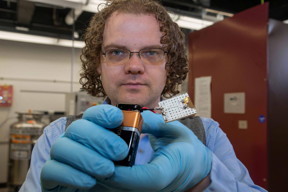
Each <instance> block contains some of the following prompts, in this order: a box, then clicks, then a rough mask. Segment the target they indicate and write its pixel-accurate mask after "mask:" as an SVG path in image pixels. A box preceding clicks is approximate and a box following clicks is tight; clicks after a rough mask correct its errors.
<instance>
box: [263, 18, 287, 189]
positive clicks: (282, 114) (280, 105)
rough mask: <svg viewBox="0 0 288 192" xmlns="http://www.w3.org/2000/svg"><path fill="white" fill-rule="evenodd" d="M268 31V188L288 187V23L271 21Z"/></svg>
mask: <svg viewBox="0 0 288 192" xmlns="http://www.w3.org/2000/svg"><path fill="white" fill-rule="evenodd" d="M269 26H270V34H269V71H268V74H269V105H268V106H269V109H268V114H269V116H268V127H269V137H268V139H269V140H268V143H269V188H270V191H272V192H274V191H275V192H277V191H283V190H285V189H287V188H288V182H287V172H288V163H287V162H288V153H287V152H288V125H287V121H286V119H287V111H288V54H287V53H288V46H287V45H288V25H285V24H283V23H282V22H279V21H275V20H274V21H270V23H269Z"/></svg>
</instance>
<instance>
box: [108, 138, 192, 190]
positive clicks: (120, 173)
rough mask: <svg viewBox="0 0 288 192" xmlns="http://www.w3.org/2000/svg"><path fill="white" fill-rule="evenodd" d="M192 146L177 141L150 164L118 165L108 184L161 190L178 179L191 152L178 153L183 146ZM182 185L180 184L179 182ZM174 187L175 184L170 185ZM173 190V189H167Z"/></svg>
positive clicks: (125, 187)
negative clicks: (182, 154)
mask: <svg viewBox="0 0 288 192" xmlns="http://www.w3.org/2000/svg"><path fill="white" fill-rule="evenodd" d="M187 146H189V147H191V146H190V145H189V144H187V143H177V144H174V145H170V146H167V148H165V149H164V150H163V151H162V154H163V155H159V156H156V157H155V158H154V159H153V160H152V161H151V162H150V163H149V164H145V165H135V166H132V167H125V166H117V167H115V172H114V174H113V176H112V177H111V178H109V179H108V180H107V179H106V180H105V181H104V182H105V184H106V185H112V186H114V187H115V188H120V189H122V190H127V191H128V190H131V189H133V190H132V191H160V190H162V189H164V188H166V187H167V186H169V184H170V183H172V181H174V180H176V178H177V176H178V174H179V173H181V172H183V170H182V169H185V167H182V165H183V162H184V161H186V159H188V158H191V157H184V156H190V155H191V153H184V156H181V155H178V154H179V151H181V150H182V149H183V147H187ZM179 185H180V184H179ZM170 187H171V189H173V187H174V188H175V186H169V188H170ZM165 191H173V190H169V189H167V190H165Z"/></svg>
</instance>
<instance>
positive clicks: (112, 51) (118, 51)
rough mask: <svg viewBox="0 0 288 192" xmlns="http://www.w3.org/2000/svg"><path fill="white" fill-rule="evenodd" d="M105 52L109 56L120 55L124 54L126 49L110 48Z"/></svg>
mask: <svg viewBox="0 0 288 192" xmlns="http://www.w3.org/2000/svg"><path fill="white" fill-rule="evenodd" d="M106 53H107V54H108V55H110V56H122V55H125V53H126V51H124V50H122V49H110V50H108V51H107V52H106Z"/></svg>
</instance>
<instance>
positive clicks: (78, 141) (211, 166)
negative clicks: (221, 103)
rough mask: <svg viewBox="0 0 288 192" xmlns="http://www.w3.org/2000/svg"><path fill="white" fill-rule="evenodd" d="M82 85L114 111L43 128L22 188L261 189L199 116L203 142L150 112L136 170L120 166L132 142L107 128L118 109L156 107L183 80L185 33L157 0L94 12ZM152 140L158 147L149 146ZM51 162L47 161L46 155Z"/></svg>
mask: <svg viewBox="0 0 288 192" xmlns="http://www.w3.org/2000/svg"><path fill="white" fill-rule="evenodd" d="M85 43H86V46H85V48H84V49H83V52H82V56H81V59H82V62H83V73H82V74H81V81H80V82H81V84H82V86H83V89H85V90H86V91H87V92H88V93H90V94H91V95H94V96H96V95H98V96H99V95H103V96H106V95H107V96H108V98H109V99H108V100H107V102H109V103H110V104H111V105H99V106H95V107H91V108H89V109H88V110H86V111H85V112H84V114H83V117H82V119H79V120H77V121H74V122H73V123H72V124H71V125H69V127H68V128H67V130H65V124H66V118H61V119H59V120H57V121H55V122H53V123H52V124H50V125H49V126H48V127H46V128H45V130H44V134H43V135H42V136H41V137H40V138H39V140H38V142H37V144H36V146H35V148H34V151H33V154H32V160H31V168H30V170H29V172H28V175H27V179H26V181H25V183H24V184H23V186H22V188H21V190H20V191H29V192H31V191H40V171H41V169H42V172H41V187H42V190H43V191H69V192H70V191H149V192H150V191H167V192H169V191H203V190H204V191H219V192H225V191H227V192H232V191H233V192H234V191H243V192H244V191H245V192H247V191H265V190H264V189H262V188H261V187H258V186H256V185H255V184H254V183H253V181H252V180H251V178H250V176H249V174H248V171H247V170H246V168H245V167H244V166H243V165H242V164H241V162H240V161H239V160H238V159H237V158H236V156H235V154H234V151H233V148H232V146H231V144H230V142H229V140H228V139H227V137H226V135H225V134H224V133H223V132H222V130H221V129H220V128H219V126H218V124H217V123H216V122H215V121H213V120H211V119H205V118H203V119H202V121H203V124H204V129H205V135H206V146H205V145H204V144H203V143H202V142H201V141H200V140H198V139H197V137H196V136H195V135H194V133H193V132H192V131H191V130H190V129H189V128H187V127H186V126H184V125H183V124H181V123H180V122H178V121H174V122H171V123H164V121H163V119H162V117H161V115H159V114H155V113H152V112H150V111H145V112H143V113H142V117H143V119H144V124H143V132H145V133H147V135H144V136H143V138H142V140H141V141H140V146H139V148H140V152H138V154H137V159H136V165H134V166H132V167H127V166H115V165H114V163H113V161H118V160H122V159H123V158H125V157H126V155H127V144H126V143H125V142H124V141H123V140H122V139H121V138H120V137H118V136H117V135H116V134H114V133H113V132H112V131H110V130H111V129H113V128H115V127H118V126H119V125H121V122H122V120H123V115H122V112H121V111H120V109H118V108H116V107H115V106H113V105H117V104H139V105H141V106H143V107H148V108H155V107H156V106H157V105H158V102H159V101H160V100H161V98H162V97H165V96H166V97H169V96H173V95H175V94H177V93H178V85H180V84H181V82H182V81H183V80H184V79H185V77H186V74H187V58H186V56H185V52H186V51H185V49H184V42H183V34H182V33H181V31H180V29H179V27H178V26H177V25H176V24H175V23H173V22H172V21H171V19H170V18H169V15H168V14H167V12H166V11H165V9H164V8H163V7H162V6H161V5H159V4H158V3H156V2H154V1H152V0H116V1H112V2H111V3H110V4H109V5H108V6H106V8H104V9H102V10H101V11H100V12H99V13H96V14H95V16H94V17H93V18H92V20H91V23H90V26H89V28H88V29H87V32H86V35H85ZM148 135H149V138H151V143H152V147H153V150H152V148H151V146H150V144H149V142H147V141H148ZM50 158H51V159H50Z"/></svg>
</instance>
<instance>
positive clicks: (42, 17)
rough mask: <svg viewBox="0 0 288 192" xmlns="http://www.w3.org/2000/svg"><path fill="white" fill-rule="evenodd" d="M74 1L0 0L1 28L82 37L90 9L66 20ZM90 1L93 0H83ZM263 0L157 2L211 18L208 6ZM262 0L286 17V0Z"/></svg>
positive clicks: (273, 14)
mask: <svg viewBox="0 0 288 192" xmlns="http://www.w3.org/2000/svg"><path fill="white" fill-rule="evenodd" d="M75 1H76V0H0V30H2V31H12V32H21V33H27V34H37V35H43V36H51V37H56V38H63V39H72V36H73V35H72V34H74V36H73V38H74V39H76V40H77V39H81V35H82V34H83V30H85V28H86V26H87V25H88V21H89V19H90V17H91V16H92V15H93V12H91V11H89V10H88V9H83V10H81V11H79V12H78V13H79V14H78V15H77V19H76V21H75V22H71V21H70V22H71V23H74V24H71V23H70V24H67V19H68V18H67V15H68V14H69V13H70V14H71V10H72V7H74V8H75V7H76V9H78V8H77V5H76V4H75ZM79 1H81V0H79ZM91 1H93V0H90V1H89V0H83V1H82V2H86V3H89V2H91ZM94 1H95V0H94ZM262 1H264V0H162V1H160V2H161V3H162V4H163V5H164V6H165V7H166V8H167V9H168V10H170V11H173V12H176V13H179V14H182V15H187V16H192V17H195V18H203V12H205V14H206V15H208V14H210V17H209V18H210V19H211V18H212V17H214V16H216V15H217V13H214V12H213V11H212V12H211V10H216V11H221V12H226V13H232V14H235V13H238V12H240V11H243V10H245V9H248V8H250V7H253V6H256V5H259V4H261V2H262ZM67 2H68V4H67ZM73 2H74V4H73ZM265 2H269V4H270V8H269V13H270V18H273V19H276V20H280V21H284V20H287V19H288V1H287V0H269V1H268V0H265ZM61 3H63V4H61ZM78 10H79V9H78ZM207 10H208V12H207ZM76 14H77V12H76ZM213 14H214V15H213ZM224 16H225V14H224ZM225 17H226V16H225ZM72 21H73V20H72ZM68 23H69V21H68ZM75 32H76V33H75Z"/></svg>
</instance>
